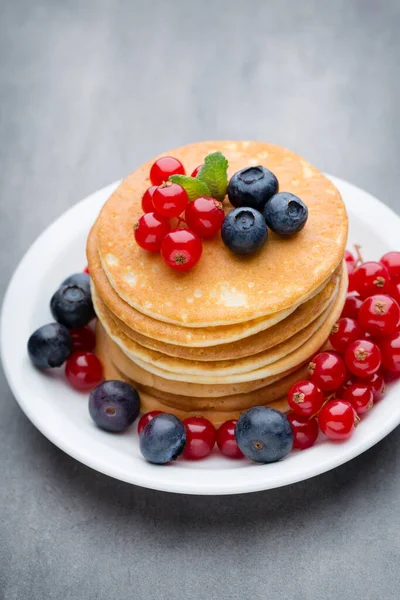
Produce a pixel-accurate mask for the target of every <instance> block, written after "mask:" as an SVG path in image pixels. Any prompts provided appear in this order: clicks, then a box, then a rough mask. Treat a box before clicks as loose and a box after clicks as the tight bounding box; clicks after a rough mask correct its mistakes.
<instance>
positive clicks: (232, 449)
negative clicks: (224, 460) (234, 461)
mask: <svg viewBox="0 0 400 600" xmlns="http://www.w3.org/2000/svg"><path fill="white" fill-rule="evenodd" d="M236 423H237V420H235V419H233V420H232V421H225V423H222V425H221V426H220V427H219V429H218V430H217V446H218V448H219V450H220V451H221V452H222V454H223V455H224V456H227V457H228V458H243V452H242V451H241V450H240V448H239V446H238V445H237V441H236V436H235V430H236Z"/></svg>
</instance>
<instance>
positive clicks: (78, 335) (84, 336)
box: [69, 327, 96, 352]
mask: <svg viewBox="0 0 400 600" xmlns="http://www.w3.org/2000/svg"><path fill="white" fill-rule="evenodd" d="M69 334H70V336H71V338H72V352H78V351H81V350H86V351H87V352H91V351H92V350H94V347H95V345H96V336H95V334H94V331H93V330H92V329H90V327H81V328H80V329H70V330H69Z"/></svg>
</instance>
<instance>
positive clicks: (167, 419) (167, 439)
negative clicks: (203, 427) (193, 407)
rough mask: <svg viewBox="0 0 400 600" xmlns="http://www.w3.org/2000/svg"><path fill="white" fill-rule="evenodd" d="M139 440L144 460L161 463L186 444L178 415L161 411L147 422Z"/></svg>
mask: <svg viewBox="0 0 400 600" xmlns="http://www.w3.org/2000/svg"><path fill="white" fill-rule="evenodd" d="M139 442H140V451H141V453H142V454H143V456H144V457H145V459H146V460H148V461H149V462H151V463H154V464H156V465H163V464H165V463H168V462H170V461H171V460H175V459H177V458H178V456H180V454H182V452H183V449H184V447H185V444H186V430H185V426H184V424H183V423H182V421H181V420H180V419H178V417H175V416H174V415H169V414H167V413H162V414H161V415H157V416H156V417H154V419H152V420H151V421H150V422H149V423H147V425H146V427H145V428H144V429H143V431H142V433H141V434H140V437H139Z"/></svg>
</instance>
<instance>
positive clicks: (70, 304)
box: [50, 273, 96, 328]
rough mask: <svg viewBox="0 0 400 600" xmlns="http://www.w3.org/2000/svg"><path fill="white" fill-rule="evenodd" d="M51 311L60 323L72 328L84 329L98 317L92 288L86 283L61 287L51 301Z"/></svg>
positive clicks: (68, 284)
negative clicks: (94, 306)
mask: <svg viewBox="0 0 400 600" xmlns="http://www.w3.org/2000/svg"><path fill="white" fill-rule="evenodd" d="M80 275H84V273H80ZM70 279H71V278H70ZM50 309H51V313H52V315H53V317H54V319H55V320H56V321H58V323H61V324H62V325H65V326H66V327H70V328H79V327H84V326H85V325H87V324H88V323H89V322H90V321H91V320H92V319H94V317H95V316H96V315H95V312H94V308H93V303H92V294H91V291H90V287H87V286H86V284H85V283H83V284H79V283H67V284H65V285H64V284H63V285H61V287H60V288H58V290H57V291H56V293H55V294H54V295H53V297H52V299H51V301H50Z"/></svg>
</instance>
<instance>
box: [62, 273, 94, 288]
mask: <svg viewBox="0 0 400 600" xmlns="http://www.w3.org/2000/svg"><path fill="white" fill-rule="evenodd" d="M63 285H77V286H78V287H83V288H86V289H87V290H88V291H90V276H89V274H88V273H86V271H84V272H83V273H74V274H73V275H70V276H69V277H67V279H64V281H63V282H62V284H61V285H60V287H62V286H63Z"/></svg>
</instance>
